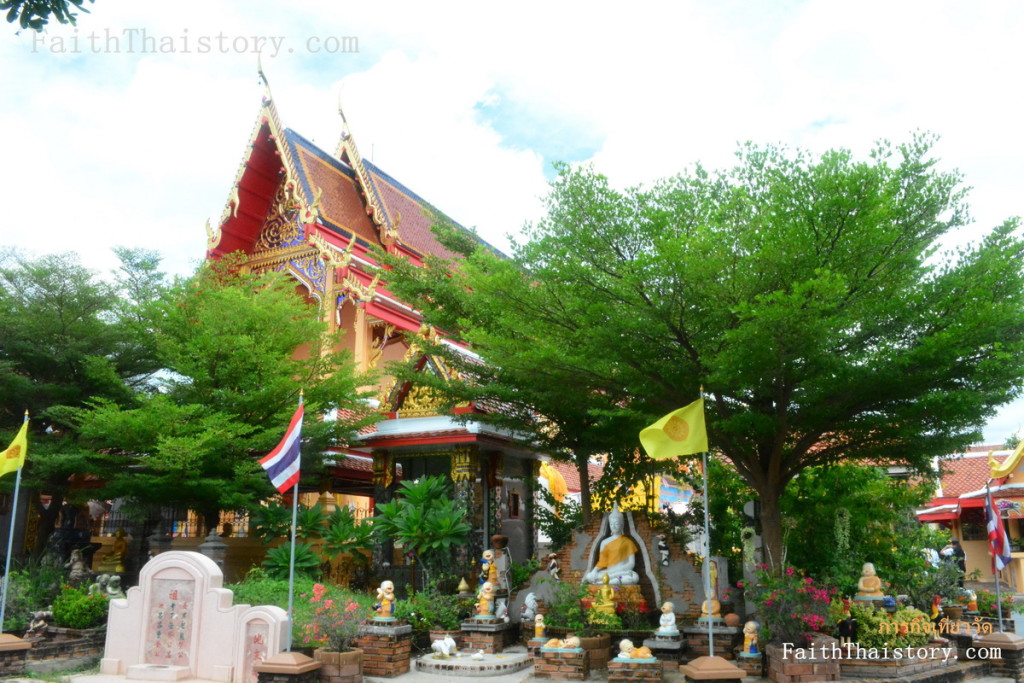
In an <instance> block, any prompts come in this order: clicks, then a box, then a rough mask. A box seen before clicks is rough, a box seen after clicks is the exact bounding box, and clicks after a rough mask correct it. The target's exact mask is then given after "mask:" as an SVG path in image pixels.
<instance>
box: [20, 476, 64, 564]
mask: <svg viewBox="0 0 1024 683" xmlns="http://www.w3.org/2000/svg"><path fill="white" fill-rule="evenodd" d="M32 504H33V505H35V508H36V511H37V512H38V513H39V524H38V526H36V542H35V546H34V547H33V548H32V557H33V558H35V559H37V560H38V559H39V558H40V557H42V556H43V553H44V552H46V544H47V543H48V542H49V541H50V536H52V535H53V531H54V529H56V528H57V517H58V516H59V515H60V508H61V506H62V505H64V496H63V495H62V494H54V495H53V497H52V498H51V499H50V505H49V506H48V507H45V508H44V507H43V504H42V502H40V500H39V494H38V493H33V494H32ZM26 550H27V549H26Z"/></svg>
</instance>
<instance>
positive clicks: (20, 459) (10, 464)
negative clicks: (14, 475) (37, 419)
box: [0, 420, 28, 477]
mask: <svg viewBox="0 0 1024 683" xmlns="http://www.w3.org/2000/svg"><path fill="white" fill-rule="evenodd" d="M27 450H28V420H25V421H24V422H23V423H21V430H19V431H18V435H17V436H15V437H14V441H12V442H11V445H10V446H9V447H8V448H7V450H6V451H4V452H3V453H2V454H0V477H2V476H4V475H5V474H7V473H8V472H17V471H18V470H19V469H21V466H22V465H24V464H25V451H27Z"/></svg>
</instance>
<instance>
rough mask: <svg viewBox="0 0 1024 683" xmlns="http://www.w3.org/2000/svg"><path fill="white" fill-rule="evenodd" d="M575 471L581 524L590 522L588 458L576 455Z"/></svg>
mask: <svg viewBox="0 0 1024 683" xmlns="http://www.w3.org/2000/svg"><path fill="white" fill-rule="evenodd" d="M576 472H577V473H578V474H579V476H580V508H581V509H582V511H583V524H585V525H586V524H590V458H588V457H587V456H585V455H577V456H576Z"/></svg>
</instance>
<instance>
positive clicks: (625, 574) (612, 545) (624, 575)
mask: <svg viewBox="0 0 1024 683" xmlns="http://www.w3.org/2000/svg"><path fill="white" fill-rule="evenodd" d="M625 526H626V518H625V516H624V515H623V514H622V512H620V511H619V506H618V504H616V505H615V508H614V509H613V510H612V511H611V512H610V513H608V528H609V529H610V530H611V535H609V536H608V538H606V539H604V540H603V541H601V545H600V551H599V552H598V556H597V561H596V562H595V563H594V566H593V567H592V568H591V569H590V570H589V571H588V572H587V573H586V574H584V575H583V580H584V581H585V582H587V583H602V582H603V579H604V576H605V575H607V576H608V578H609V580H610V582H611V583H612V584H616V585H621V586H632V585H636V584H638V583H640V575H639V574H637V573H636V572H635V571H633V567H634V566H635V565H636V553H637V550H639V548H637V545H636V543H634V542H633V539H631V538H629V537H628V536H623V534H622V531H623V529H624V528H625Z"/></svg>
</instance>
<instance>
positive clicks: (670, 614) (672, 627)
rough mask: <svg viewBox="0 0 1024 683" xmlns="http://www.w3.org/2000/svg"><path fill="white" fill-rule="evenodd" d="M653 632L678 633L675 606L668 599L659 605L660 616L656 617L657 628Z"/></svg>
mask: <svg viewBox="0 0 1024 683" xmlns="http://www.w3.org/2000/svg"><path fill="white" fill-rule="evenodd" d="M655 633H656V634H657V633H673V634H674V633H679V629H678V628H677V627H676V612H675V606H674V605H673V604H672V603H671V602H668V601H665V604H663V605H662V606H661V617H660V618H659V619H658V630H657V631H655Z"/></svg>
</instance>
